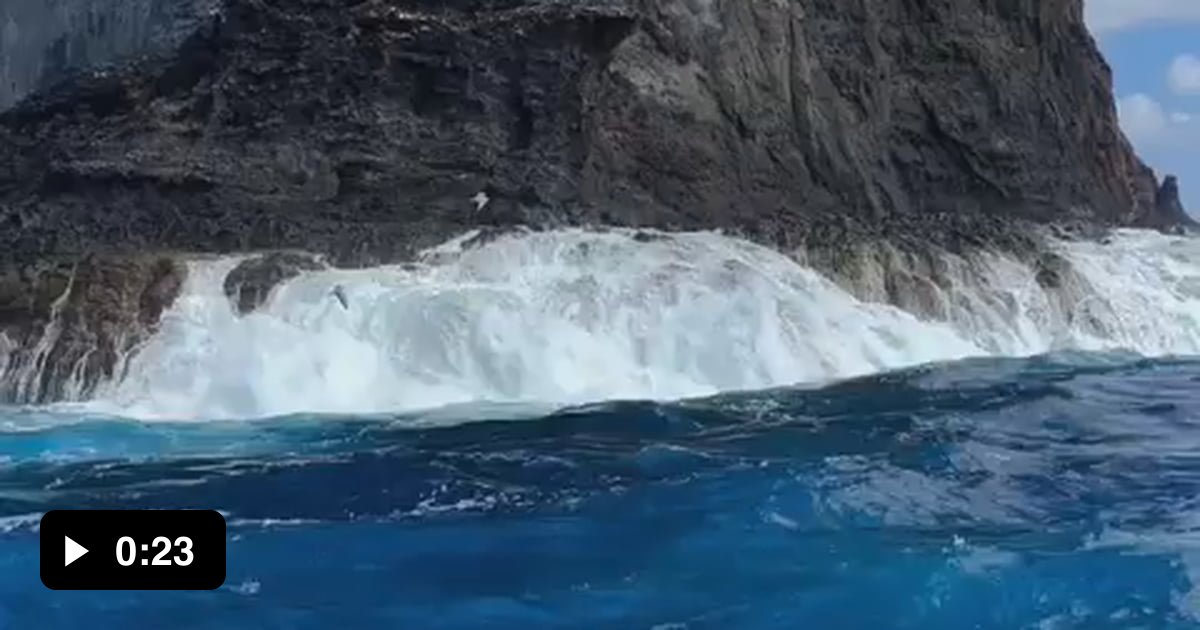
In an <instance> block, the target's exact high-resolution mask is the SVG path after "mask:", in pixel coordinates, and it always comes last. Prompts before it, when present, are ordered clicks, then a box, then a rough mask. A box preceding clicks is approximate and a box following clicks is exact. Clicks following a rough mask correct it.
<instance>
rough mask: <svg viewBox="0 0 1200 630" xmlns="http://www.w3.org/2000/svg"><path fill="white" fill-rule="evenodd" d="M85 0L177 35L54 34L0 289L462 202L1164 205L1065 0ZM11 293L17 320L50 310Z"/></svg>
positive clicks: (476, 212) (690, 221)
mask: <svg viewBox="0 0 1200 630" xmlns="http://www.w3.org/2000/svg"><path fill="white" fill-rule="evenodd" d="M31 1H32V0H31ZM73 1H74V3H75V4H76V5H78V6H84V5H85V4H86V6H87V7H90V8H89V11H90V13H88V15H91V16H92V17H91V18H89V19H90V20H91V22H87V23H88V24H94V23H98V21H99V20H100V17H97V16H102V15H110V14H112V13H113V12H118V13H119V12H122V11H125V12H130V11H132V13H131V15H134V16H135V18H137V16H142V15H148V16H152V15H169V16H170V17H169V19H166V20H165V21H164V20H162V19H159V18H146V23H147V24H160V25H161V24H166V25H168V27H163V28H160V30H159V31H156V32H161V33H169V36H164V35H161V34H160V35H155V36H153V37H150V36H145V37H143V36H141V35H135V36H128V37H124V36H123V39H121V41H120V43H119V45H118V44H117V43H113V44H112V45H111V46H109V48H107V49H104V50H105V52H104V53H103V54H101V53H97V54H95V55H91V54H90V53H89V54H88V55H83V56H82V57H71V56H70V55H68V58H70V59H75V60H76V61H77V62H75V63H67V64H60V65H62V66H63V67H64V68H66V67H80V66H81V67H83V68H84V69H83V71H81V72H77V73H75V74H73V75H71V76H70V77H69V78H67V79H64V80H61V81H59V82H57V83H56V84H55V85H54V86H53V87H51V88H47V89H42V90H38V91H35V92H34V93H32V94H31V95H30V96H28V97H26V98H25V100H23V101H22V102H21V103H20V104H19V105H17V106H15V107H11V108H9V109H8V111H6V112H4V113H3V114H0V225H4V226H6V227H5V229H3V230H0V267H7V268H9V269H15V270H17V271H13V272H12V277H14V278H19V279H20V280H19V281H13V282H10V283H8V285H7V286H8V287H9V289H8V291H9V293H13V294H15V293H16V292H20V291H25V292H29V293H36V290H34V287H40V286H42V284H44V282H43V281H42V280H41V279H40V278H41V275H42V272H41V271H40V270H41V269H42V268H43V267H45V266H46V265H48V264H51V263H53V264H54V265H59V264H62V261H64V260H65V261H73V260H75V259H76V258H78V257H79V256H81V255H84V254H91V253H100V254H103V255H106V256H118V257H119V256H122V255H125V254H126V253H128V252H135V251H136V252H144V251H147V250H153V251H206V252H207V251H230V250H248V249H274V248H299V249H306V250H310V251H319V252H321V253H326V254H329V255H330V256H331V258H332V260H333V261H334V262H339V263H344V264H364V263H370V262H374V261H379V260H393V259H400V258H404V257H406V256H408V255H410V254H411V253H412V252H413V251H414V250H415V249H416V248H419V247H423V246H427V245H430V244H433V243H435V242H438V241H441V240H443V239H445V238H446V237H448V236H451V235H453V234H455V233H458V232H460V231H462V230H464V229H467V228H469V227H474V226H478V225H495V226H505V225H511V224H517V223H525V224H533V225H542V226H546V225H557V224H578V223H610V224H612V223H615V224H623V225H636V226H653V227H665V228H706V227H725V228H731V229H734V230H738V231H741V232H743V233H745V234H747V235H749V236H751V237H754V238H757V239H759V240H763V241H767V242H770V243H775V244H779V245H783V246H798V245H803V244H805V243H809V244H819V245H822V246H831V245H836V244H837V243H843V242H845V241H846V240H847V239H851V240H861V239H863V238H875V237H879V238H886V239H889V240H898V241H902V242H910V243H917V242H922V241H926V240H935V241H938V242H939V243H941V244H944V245H947V246H950V247H964V246H970V245H972V244H985V243H987V242H989V241H992V242H997V241H1003V240H1004V239H1006V238H1008V237H1009V236H1010V235H1011V234H1012V233H1013V232H1015V231H1019V226H1020V225H1021V224H1022V223H1023V222H1026V221H1029V222H1042V223H1050V222H1080V221H1082V222H1085V223H1090V224H1135V223H1142V224H1156V223H1159V222H1161V221H1158V220H1157V219H1156V204H1155V194H1156V182H1155V180H1154V176H1153V174H1152V173H1151V172H1150V171H1149V170H1148V169H1147V168H1146V167H1145V166H1144V165H1143V164H1142V163H1141V162H1140V161H1139V160H1138V158H1137V157H1136V156H1135V155H1134V153H1133V151H1132V150H1131V149H1130V147H1129V145H1128V143H1127V142H1126V140H1125V139H1124V137H1123V135H1122V134H1121V132H1120V130H1119V128H1118V126H1117V121H1116V114H1115V110H1114V107H1113V103H1112V96H1111V78H1110V73H1109V70H1108V68H1107V66H1106V65H1105V63H1104V61H1103V60H1102V59H1101V57H1100V56H1099V54H1098V52H1097V50H1096V48H1095V45H1094V43H1093V41H1092V39H1091V37H1090V36H1089V34H1088V32H1087V30H1086V28H1085V26H1084V24H1083V18H1082V1H1081V0H1064V1H1061V2H1044V1H1042V0H849V1H848V0H755V1H753V2H750V1H746V0H586V1H582V0H576V1H574V2H567V1H565V0H562V1H556V0H223V2H220V3H218V4H213V3H208V4H206V3H204V2H198V1H194V0H159V2H157V3H152V4H151V5H145V6H152V7H153V9H152V10H151V9H147V11H141V9H136V7H140V6H143V5H137V4H136V3H134V4H124V5H123V4H121V3H114V2H110V3H108V4H105V3H103V2H101V0H88V2H87V3H85V0H73ZM60 2H67V0H60ZM68 4H69V3H68ZM18 5H20V3H18ZM18 5H14V6H18ZM20 6H24V5H20ZM120 7H125V8H120ZM129 7H135V9H136V10H135V9H130V8H129ZM106 12H107V13H106ZM60 13H61V12H60ZM67 13H71V11H67ZM78 13H79V11H76V12H75V13H72V14H78ZM84 13H87V12H84ZM14 14H16V13H14V12H13V11H11V10H10V11H9V13H8V16H7V17H8V19H9V24H10V26H9V27H7V28H8V30H7V31H5V33H9V34H11V32H14V29H13V28H12V27H11V24H12V23H13V22H12V20H13V17H12V16H13V15H14ZM130 19H134V18H130ZM137 19H140V18H137ZM68 22H69V23H70V24H71V26H69V27H66V31H71V29H74V28H77V24H78V21H77V20H76V21H75V22H70V21H68ZM30 28H31V27H30V26H28V25H18V27H17V28H16V29H15V32H21V33H27V32H30ZM164 29H165V30H164ZM66 31H64V32H65V33H66ZM90 32H91V31H89V33H90ZM139 32H140V31H139ZM181 34H184V35H185V36H181ZM62 37H66V38H67V40H66V41H68V42H69V41H74V39H72V38H74V37H75V35H73V34H70V33H67V34H64V35H63V36H62ZM88 37H91V35H89V36H88ZM51 39H52V38H51ZM83 39H84V40H85V41H89V42H90V41H92V40H91V39H88V38H87V37H85V38H83ZM2 41H3V46H4V49H5V51H6V52H9V51H10V50H11V49H12V46H14V44H12V41H13V40H12V38H11V37H9V36H8V35H5V39H4V40H2ZM22 41H30V40H28V39H26V40H22ZM39 41H42V42H44V41H47V38H46V37H43V38H42V40H39ZM100 41H103V37H100ZM164 42H165V43H164ZM89 45H91V44H89ZM15 46H16V49H17V50H18V52H17V53H16V54H15V56H13V57H12V58H13V59H33V58H35V57H37V56H38V55H43V57H44V55H45V54H46V51H47V50H48V48H47V47H46V45H45V44H44V43H37V44H36V45H34V44H29V46H30V47H29V48H28V50H26V49H25V48H22V45H20V44H16V45H15ZM52 48H53V46H50V47H49V49H52ZM85 48H86V46H85ZM70 50H71V51H77V50H78V47H72V48H70ZM22 51H23V52H22ZM130 51H141V52H143V53H145V54H140V55H130V54H127V53H129V52H130ZM9 54H13V53H11V52H10V53H9ZM71 54H75V53H74V52H72V53H71ZM114 59H115V60H118V61H116V62H114V63H113V64H109V65H106V66H103V67H100V66H96V65H95V62H96V61H110V60H114ZM80 60H81V61H80ZM21 63H23V64H25V65H23V66H22V68H24V69H18V70H17V71H14V70H13V69H12V68H11V67H10V68H8V69H7V70H6V72H8V73H9V75H8V76H15V75H13V73H14V72H17V74H20V75H21V76H35V75H37V77H39V78H37V79H22V81H24V82H25V84H32V83H39V84H44V83H46V81H47V80H48V78H50V77H54V76H59V75H60V74H61V73H62V72H64V71H65V70H57V69H56V70H55V71H54V72H50V73H47V72H45V71H44V69H43V70H39V71H38V72H34V70H32V69H31V68H33V66H34V65H36V64H34V63H33V62H21ZM39 73H40V74H39ZM20 87H21V86H20V85H16V86H15V87H12V86H10V88H9V90H10V93H13V94H17V93H20V92H21V90H20V89H19V88H20ZM0 104H2V101H0ZM47 261H51V262H47ZM6 300H7V303H9V304H17V303H19V302H20V300H19V299H17V298H16V297H14V296H13V295H9V296H8V297H7V298H6V296H5V295H3V291H0V329H5V327H6V326H7V330H8V331H9V332H8V336H9V337H18V338H22V339H28V338H30V335H32V334H33V333H31V332H30V331H35V330H40V328H38V326H40V325H41V323H43V322H44V321H45V320H46V318H47V317H48V314H47V312H46V311H45V309H44V308H43V309H41V310H37V309H33V308H32V307H31V308H29V309H23V308H18V307H9V308H7V309H6V308H5V307H4V304H5V303H6ZM21 303H23V302H21ZM35 324H36V325H35Z"/></svg>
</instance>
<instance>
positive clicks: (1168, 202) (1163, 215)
mask: <svg viewBox="0 0 1200 630" xmlns="http://www.w3.org/2000/svg"><path fill="white" fill-rule="evenodd" d="M1141 225H1143V226H1145V227H1151V228H1156V229H1160V230H1161V229H1171V228H1176V229H1179V230H1182V229H1184V228H1186V227H1188V226H1195V225H1196V220H1195V219H1193V218H1192V216H1191V215H1190V214H1188V213H1187V210H1184V208H1183V202H1181V201H1180V200H1179V180H1177V179H1176V178H1175V176H1174V175H1168V176H1167V177H1166V179H1164V180H1163V184H1162V186H1161V187H1160V188H1159V189H1158V194H1157V195H1155V198H1154V212H1153V213H1152V214H1151V215H1149V216H1148V217H1146V218H1145V219H1143V220H1142V221H1141Z"/></svg>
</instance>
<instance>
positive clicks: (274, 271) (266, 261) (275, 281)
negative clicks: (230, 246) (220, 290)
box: [225, 252, 328, 315]
mask: <svg viewBox="0 0 1200 630" xmlns="http://www.w3.org/2000/svg"><path fill="white" fill-rule="evenodd" d="M326 268H328V265H326V264H325V262H324V261H323V260H322V259H321V258H320V257H319V256H315V255H313V254H305V253H300V252H273V253H269V254H264V255H261V256H255V257H252V258H248V259H246V260H245V261H244V262H242V263H241V264H240V265H238V266H237V267H235V268H234V270H233V271H231V272H230V273H229V275H228V276H226V277H225V295H226V296H228V297H229V301H230V303H231V304H233V307H234V309H235V310H236V311H237V313H238V314H239V315H246V314H248V313H252V312H254V311H255V310H257V309H258V308H259V307H260V306H262V305H263V303H264V302H266V301H267V298H268V297H270V295H271V291H272V290H273V289H274V288H275V287H276V286H278V285H279V284H280V283H282V282H284V281H286V280H290V279H292V278H294V277H296V276H298V275H300V274H301V273H303V272H305V271H319V270H321V269H326Z"/></svg>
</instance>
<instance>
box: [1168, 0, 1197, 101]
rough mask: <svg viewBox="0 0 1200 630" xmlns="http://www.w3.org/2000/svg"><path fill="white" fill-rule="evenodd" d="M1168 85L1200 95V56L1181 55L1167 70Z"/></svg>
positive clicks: (1180, 90) (1175, 91)
mask: <svg viewBox="0 0 1200 630" xmlns="http://www.w3.org/2000/svg"><path fill="white" fill-rule="evenodd" d="M1198 1H1200V0H1198ZM1167 85H1169V86H1170V87H1171V91H1172V92H1174V93H1176V94H1197V95H1200V57H1197V56H1196V55H1179V56H1178V57H1176V58H1175V60H1174V61H1172V62H1171V67H1170V69H1168V70H1167Z"/></svg>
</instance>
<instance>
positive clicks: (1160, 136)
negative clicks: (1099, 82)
mask: <svg viewBox="0 0 1200 630" xmlns="http://www.w3.org/2000/svg"><path fill="white" fill-rule="evenodd" d="M1117 113H1118V114H1119V115H1120V118H1121V128H1122V129H1124V130H1125V135H1126V136H1129V139H1130V140H1131V141H1133V143H1134V145H1136V146H1138V147H1139V148H1145V147H1150V146H1156V145H1157V146H1161V147H1166V146H1176V147H1191V146H1195V143H1197V142H1200V116H1197V115H1195V114H1192V113H1189V112H1168V111H1167V110H1166V109H1165V108H1164V107H1163V106H1162V103H1159V102H1158V101H1157V100H1155V99H1154V97H1152V96H1150V95H1148V94H1131V95H1129V96H1126V97H1124V98H1122V99H1119V100H1117Z"/></svg>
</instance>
